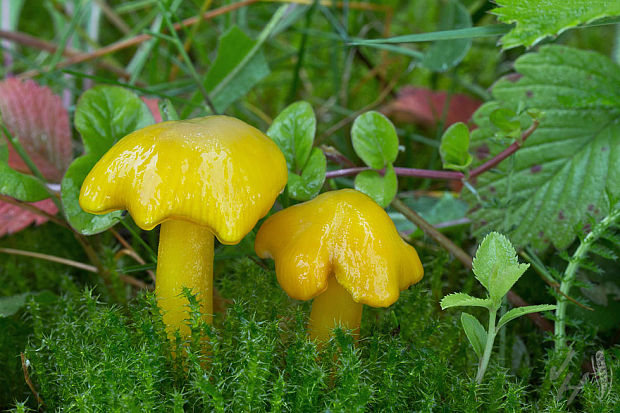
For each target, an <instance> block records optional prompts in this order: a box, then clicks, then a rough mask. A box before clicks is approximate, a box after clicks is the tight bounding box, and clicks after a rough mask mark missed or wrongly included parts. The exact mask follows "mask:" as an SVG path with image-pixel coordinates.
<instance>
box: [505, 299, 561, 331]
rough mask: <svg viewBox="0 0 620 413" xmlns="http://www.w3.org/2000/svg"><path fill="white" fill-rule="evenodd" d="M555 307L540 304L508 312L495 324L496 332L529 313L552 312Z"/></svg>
mask: <svg viewBox="0 0 620 413" xmlns="http://www.w3.org/2000/svg"><path fill="white" fill-rule="evenodd" d="M555 308H556V306H555V305H550V304H541V305H528V306H527V307H517V308H513V309H512V310H510V311H508V312H507V313H506V314H504V315H503V316H502V318H500V319H499V321H498V322H497V327H496V328H495V329H496V330H499V329H500V328H502V327H503V326H504V325H505V324H506V323H508V322H510V321H512V320H514V319H515V318H518V317H521V316H522V315H526V314H531V313H539V312H542V311H552V310H555Z"/></svg>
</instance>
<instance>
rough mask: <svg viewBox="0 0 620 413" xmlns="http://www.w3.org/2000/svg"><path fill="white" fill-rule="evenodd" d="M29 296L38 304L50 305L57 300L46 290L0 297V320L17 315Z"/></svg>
mask: <svg viewBox="0 0 620 413" xmlns="http://www.w3.org/2000/svg"><path fill="white" fill-rule="evenodd" d="M31 295H32V296H34V297H35V300H36V301H38V302H40V303H50V302H52V301H55V300H56V298H58V297H57V296H56V295H55V294H54V293H52V292H51V291H46V290H44V291H36V292H32V291H28V292H25V293H22V294H16V295H10V296H8V297H0V318H2V317H10V316H12V315H13V314H15V313H17V312H18V311H19V310H20V309H21V308H22V307H23V306H24V305H25V304H26V300H27V299H28V297H30V296H31Z"/></svg>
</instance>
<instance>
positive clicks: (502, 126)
mask: <svg viewBox="0 0 620 413" xmlns="http://www.w3.org/2000/svg"><path fill="white" fill-rule="evenodd" d="M489 120H490V121H491V123H492V124H493V125H495V126H497V128H498V129H499V130H501V131H502V132H504V133H505V134H507V135H508V136H511V137H513V138H516V137H518V136H519V135H520V134H521V121H520V120H519V118H518V117H517V114H516V113H515V111H514V110H512V109H508V108H499V109H495V110H494V111H493V112H491V115H489Z"/></svg>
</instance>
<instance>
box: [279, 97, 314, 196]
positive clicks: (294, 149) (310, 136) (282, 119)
mask: <svg viewBox="0 0 620 413" xmlns="http://www.w3.org/2000/svg"><path fill="white" fill-rule="evenodd" d="M315 133H316V117H315V115H314V110H312V106H310V104H309V103H308V102H305V101H300V102H295V103H293V104H291V105H289V106H288V107H286V109H284V110H283V111H282V112H280V114H279V115H278V116H277V117H276V118H275V119H274V120H273V123H272V124H271V126H270V127H269V130H268V131H267V135H268V136H269V137H270V138H271V139H272V140H273V141H274V142H275V143H276V144H277V145H278V147H279V148H280V150H281V151H282V153H283V154H284V158H285V159H286V166H287V168H288V170H289V172H292V173H300V172H301V171H302V168H304V165H306V162H307V161H308V158H309V157H310V151H311V150H312V143H313V142H314V134H315ZM321 185H322V184H321Z"/></svg>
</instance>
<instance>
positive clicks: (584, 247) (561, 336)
mask: <svg viewBox="0 0 620 413" xmlns="http://www.w3.org/2000/svg"><path fill="white" fill-rule="evenodd" d="M618 218H620V206H615V207H613V208H612V209H611V212H610V213H609V215H607V216H606V217H605V218H603V220H601V222H599V223H598V224H596V225H595V226H594V227H593V228H592V231H590V233H589V234H588V235H586V236H585V238H584V239H583V240H582V241H581V243H580V244H579V247H577V249H576V250H575V252H574V253H573V256H572V257H571V259H570V262H569V263H568V265H567V266H566V270H564V276H563V277H562V281H561V282H560V295H559V296H558V299H557V308H556V309H555V351H558V350H561V349H563V348H565V347H566V307H567V305H568V302H569V300H567V299H566V297H567V296H569V293H570V289H571V288H572V286H573V282H574V281H575V275H576V274H577V270H578V269H579V266H580V264H581V262H582V260H583V259H584V258H585V256H586V254H587V253H588V251H589V250H590V248H591V247H592V245H593V244H594V243H595V242H596V241H597V240H598V239H599V238H600V237H601V235H603V233H604V232H605V231H606V230H607V228H609V227H610V226H611V225H612V224H613V223H614V222H615V221H616V220H618Z"/></svg>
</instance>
